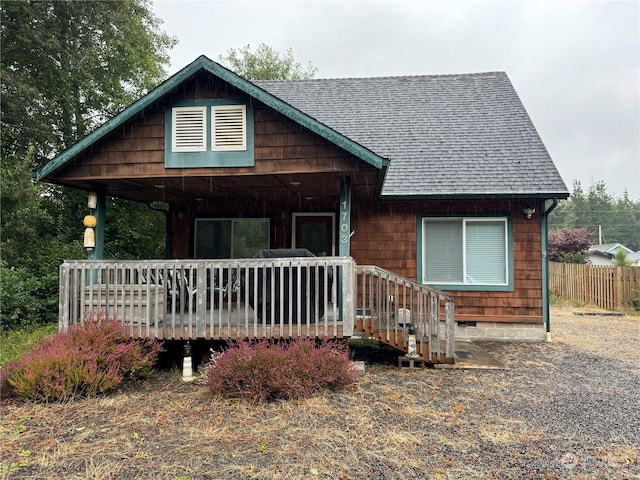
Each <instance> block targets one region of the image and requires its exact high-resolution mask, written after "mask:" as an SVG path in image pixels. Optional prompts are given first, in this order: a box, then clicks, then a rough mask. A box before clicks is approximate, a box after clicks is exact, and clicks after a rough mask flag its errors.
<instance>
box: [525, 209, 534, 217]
mask: <svg viewBox="0 0 640 480" xmlns="http://www.w3.org/2000/svg"><path fill="white" fill-rule="evenodd" d="M522 213H524V214H525V215H526V216H527V218H531V217H533V214H534V213H536V209H535V208H523V209H522Z"/></svg>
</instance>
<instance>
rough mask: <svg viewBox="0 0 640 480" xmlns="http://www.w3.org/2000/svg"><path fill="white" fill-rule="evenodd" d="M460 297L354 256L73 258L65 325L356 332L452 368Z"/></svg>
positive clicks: (64, 284)
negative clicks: (92, 322)
mask: <svg viewBox="0 0 640 480" xmlns="http://www.w3.org/2000/svg"><path fill="white" fill-rule="evenodd" d="M453 309H454V304H453V298H452V297H451V296H449V295H447V294H445V293H444V292H441V291H439V290H435V289H433V288H430V287H428V286H426V285H422V284H419V283H416V282H412V281H410V280H408V279H406V278H404V277H401V276H398V275H395V274H393V273H391V272H388V271H386V270H383V269H381V268H378V267H375V266H356V264H355V262H354V261H353V259H351V258H349V257H296V258H260V259H236V260H158V261H154V260H150V261H101V260H100V261H88V260H83V261H66V262H64V263H63V264H62V266H61V267H60V313H59V318H60V329H61V330H66V329H67V328H68V327H69V326H70V325H75V324H78V323H81V322H82V321H83V319H84V316H85V315H86V314H87V312H95V311H104V312H105V313H106V315H107V316H108V317H110V318H112V317H115V318H117V319H118V320H119V321H121V323H122V325H123V329H124V330H125V333H126V334H127V335H130V336H133V337H155V338H158V339H181V340H187V339H197V338H202V339H215V340H228V339H242V338H296V337H318V338H343V337H351V336H353V335H354V331H355V330H356V329H357V330H358V331H359V332H364V334H365V335H368V336H372V337H374V338H376V339H379V340H381V341H383V342H385V343H388V344H390V345H393V346H395V347H397V348H399V349H403V350H406V348H407V342H408V330H409V327H410V326H411V327H412V328H413V329H414V330H415V334H416V340H417V347H418V348H417V350H418V354H420V355H421V356H422V357H423V358H424V359H426V360H427V361H430V362H434V363H441V362H444V361H447V362H453V359H454V354H455V351H454V347H455V345H454V329H453V328H454V317H453Z"/></svg>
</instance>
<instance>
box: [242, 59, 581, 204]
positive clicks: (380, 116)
mask: <svg viewBox="0 0 640 480" xmlns="http://www.w3.org/2000/svg"><path fill="white" fill-rule="evenodd" d="M253 83H254V84H256V85H257V86H259V87H260V88H262V89H264V90H266V91H267V92H269V93H270V94H272V95H273V96H275V97H277V98H279V99H280V100H283V101H285V102H287V103H288V104H290V105H291V106H292V107H294V108H296V109H298V110H300V111H302V112H304V113H305V114H307V115H309V116H311V117H312V118H314V119H315V120H317V121H319V122H321V123H322V124H324V125H326V126H327V127H329V128H331V129H333V130H335V131H336V132H338V133H340V134H341V135H344V136H345V137H347V138H349V139H351V140H353V141H355V142H357V143H358V144H360V145H362V146H363V147H365V148H367V149H369V150H371V151H372V152H374V153H375V154H377V155H379V156H380V157H383V158H386V159H388V160H389V161H390V163H389V166H388V169H387V172H386V177H385V180H384V185H383V188H382V196H383V197H422V196H424V197H433V196H451V195H454V196H476V195H481V196H485V195H486V196H505V195H506V196H536V197H547V198H548V197H560V198H564V197H567V196H568V193H569V192H568V190H567V187H566V185H565V184H564V182H563V180H562V178H561V176H560V174H559V173H558V170H557V169H556V167H555V165H554V163H553V161H552V160H551V157H550V156H549V153H548V152H547V150H546V148H545V146H544V144H543V143H542V140H541V139H540V136H539V135H538V133H537V131H536V129H535V127H534V125H533V123H532V122H531V119H530V118H529V115H528V114H527V112H526V110H525V108H524V106H523V105H522V102H521V101H520V99H519V97H518V95H517V93H516V91H515V90H514V88H513V86H512V85H511V82H510V81H509V78H508V77H507V75H506V74H505V73H503V72H489V73H476V74H461V75H433V76H432V75H429V76H409V77H380V78H344V79H318V80H296V81H256V82H253Z"/></svg>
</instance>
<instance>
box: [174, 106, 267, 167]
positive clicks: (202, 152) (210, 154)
mask: <svg viewBox="0 0 640 480" xmlns="http://www.w3.org/2000/svg"><path fill="white" fill-rule="evenodd" d="M232 106H239V107H240V106H241V107H243V109H244V114H245V124H244V130H243V132H244V134H245V142H244V144H243V145H242V147H235V148H230V149H220V148H215V149H214V147H213V112H214V110H215V109H216V107H223V108H226V107H232ZM186 107H192V108H194V109H198V108H204V113H205V125H204V134H205V136H206V139H205V143H204V148H202V147H199V148H197V149H196V148H194V149H193V151H184V150H188V149H181V150H183V151H174V148H173V143H174V139H173V132H174V117H175V113H176V110H178V111H179V110H181V109H185V108H186ZM164 125H165V127H164V165H165V168H202V167H205V168H208V167H253V166H254V165H255V160H254V114H253V106H252V105H251V103H247V102H246V101H243V100H241V99H238V98H212V99H198V100H183V101H180V102H177V103H174V104H171V105H169V106H167V109H166V111H165V124H164Z"/></svg>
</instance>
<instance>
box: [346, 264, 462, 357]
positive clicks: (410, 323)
mask: <svg viewBox="0 0 640 480" xmlns="http://www.w3.org/2000/svg"><path fill="white" fill-rule="evenodd" d="M356 272H357V277H358V278H357V285H358V286H357V292H358V298H357V309H356V316H357V321H356V325H357V328H361V329H362V330H363V331H364V332H365V334H367V335H370V336H372V337H374V338H377V339H380V340H382V341H384V342H385V343H389V344H391V345H399V346H402V348H403V349H404V350H406V349H407V343H408V331H409V328H410V327H412V328H413V330H414V331H415V335H416V340H417V351H418V353H419V354H421V355H422V357H423V358H425V359H426V360H428V361H431V362H434V363H439V362H442V361H443V360H445V361H446V362H448V363H453V361H454V357H455V337H454V301H453V297H452V296H450V295H448V294H446V293H444V292H442V291H439V290H436V289H434V288H431V287H428V286H426V285H423V284H420V283H417V282H413V281H410V280H408V279H406V278H404V277H401V276H399V275H396V274H394V273H392V272H389V271H387V270H383V269H382V268H379V267H376V266H362V265H358V266H357V267H356ZM441 322H444V325H442V323H441Z"/></svg>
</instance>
